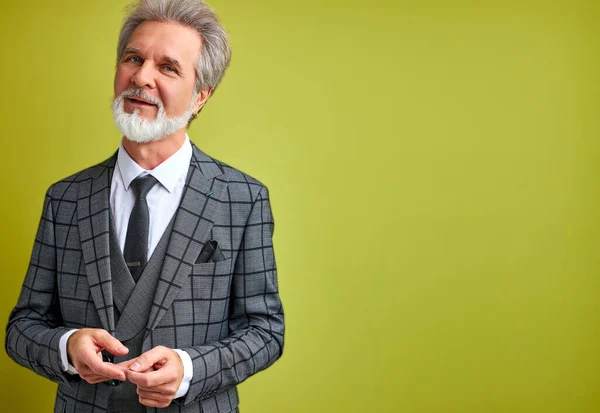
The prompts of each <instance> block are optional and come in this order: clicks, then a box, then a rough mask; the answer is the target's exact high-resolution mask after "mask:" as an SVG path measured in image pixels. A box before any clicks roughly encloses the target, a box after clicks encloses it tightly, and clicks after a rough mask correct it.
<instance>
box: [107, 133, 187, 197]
mask: <svg viewBox="0 0 600 413" xmlns="http://www.w3.org/2000/svg"><path fill="white" fill-rule="evenodd" d="M191 159H192V145H191V143H190V139H189V137H188V135H187V133H186V134H185V141H184V142H183V145H182V146H181V148H179V149H178V150H177V152H175V153H174V154H173V155H171V156H170V157H169V158H168V159H166V160H165V161H163V162H162V163H161V164H160V165H158V166H157V167H156V168H154V169H152V170H146V169H144V168H142V167H141V166H139V165H138V164H137V163H136V162H135V161H134V160H133V159H131V156H129V154H128V153H127V151H126V150H125V148H124V147H123V142H121V145H119V153H118V155H117V168H118V169H119V172H120V175H121V179H122V181H123V187H124V188H125V190H126V191H129V186H130V185H131V182H132V181H133V180H134V179H135V178H137V177H138V176H140V175H148V174H150V175H152V176H153V177H155V178H156V179H157V180H158V182H160V183H161V185H162V186H164V187H165V188H166V189H167V191H169V192H171V191H173V189H174V188H175V185H176V184H177V181H178V180H179V178H180V177H181V176H182V175H183V174H187V171H188V169H189V167H190V161H191Z"/></svg>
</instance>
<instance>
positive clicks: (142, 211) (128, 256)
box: [123, 175, 158, 282]
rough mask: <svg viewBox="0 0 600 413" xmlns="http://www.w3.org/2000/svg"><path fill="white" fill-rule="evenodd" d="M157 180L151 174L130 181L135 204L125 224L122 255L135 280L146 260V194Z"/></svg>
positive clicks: (147, 224)
mask: <svg viewBox="0 0 600 413" xmlns="http://www.w3.org/2000/svg"><path fill="white" fill-rule="evenodd" d="M157 182H158V181H157V180H156V178H155V177H153V176H152V175H146V176H143V177H137V178H135V179H134V180H133V182H131V188H132V190H133V195H134V196H135V204H134V205H133V210H132V211H131V216H130V217H129V224H128V225H127V236H126V237H125V248H124V250H123V256H124V257H125V262H126V263H127V267H128V268H129V272H131V275H132V276H133V279H134V280H135V282H137V281H138V279H139V278H140V275H141V274H142V271H144V267H145V266H146V262H147V260H148V231H149V228H150V214H149V213H148V202H147V201H146V195H148V192H150V190H151V189H152V187H153V186H154V185H156V183H157Z"/></svg>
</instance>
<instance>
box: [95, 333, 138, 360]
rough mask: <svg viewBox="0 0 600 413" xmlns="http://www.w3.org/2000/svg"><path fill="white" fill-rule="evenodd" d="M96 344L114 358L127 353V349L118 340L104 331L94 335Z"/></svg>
mask: <svg viewBox="0 0 600 413" xmlns="http://www.w3.org/2000/svg"><path fill="white" fill-rule="evenodd" d="M94 340H95V341H96V344H97V345H99V346H100V347H102V348H105V349H106V350H107V351H108V352H109V353H111V354H114V355H115V356H124V355H125V354H127V353H129V349H128V348H127V347H125V346H124V345H123V343H121V342H120V341H119V340H117V339H116V338H114V337H113V336H111V335H110V333H109V332H108V331H106V330H98V331H97V332H96V334H95V335H94Z"/></svg>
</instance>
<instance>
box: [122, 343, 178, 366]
mask: <svg viewBox="0 0 600 413" xmlns="http://www.w3.org/2000/svg"><path fill="white" fill-rule="evenodd" d="M169 351H170V349H168V348H166V347H163V346H158V347H154V348H153V349H150V350H148V351H146V352H145V353H144V354H142V355H141V356H139V357H138V358H137V360H136V361H135V362H134V363H133V364H132V365H131V366H130V367H129V368H130V369H131V370H132V371H138V372H139V371H144V370H148V369H149V368H151V367H152V366H153V365H154V364H155V363H158V362H159V361H162V360H163V359H165V358H167V356H168V355H169V353H168V352H169Z"/></svg>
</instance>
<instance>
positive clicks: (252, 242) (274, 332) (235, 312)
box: [183, 186, 284, 405]
mask: <svg viewBox="0 0 600 413" xmlns="http://www.w3.org/2000/svg"><path fill="white" fill-rule="evenodd" d="M273 230H274V221H273V215H272V212H271V206H270V203H269V195H268V190H267V188H266V187H264V186H263V187H262V188H261V190H260V191H259V193H258V196H257V197H256V199H255V201H254V203H253V205H252V209H251V211H250V215H249V218H248V221H247V224H246V227H245V229H244V235H243V237H242V241H241V244H240V250H239V252H238V255H237V259H236V263H235V266H234V273H233V280H232V288H231V300H232V302H231V310H230V316H229V332H230V334H229V336H228V337H227V338H226V339H224V340H220V341H217V342H213V343H208V344H206V345H202V346H194V347H189V348H184V349H183V350H185V351H187V352H188V354H189V355H190V357H191V358H192V362H193V365H194V375H193V378H192V382H191V383H190V388H189V390H188V392H187V394H186V395H185V399H184V400H183V404H184V405H187V404H190V403H193V402H195V401H197V400H201V399H204V398H207V397H210V396H213V395H214V394H215V393H218V392H219V391H221V390H223V389H224V388H227V387H230V386H234V385H236V384H238V383H241V382H242V381H244V380H245V379H246V378H248V377H249V376H251V375H253V374H255V373H257V372H259V371H261V370H263V369H265V368H267V367H269V366H270V365H271V364H273V363H274V362H275V360H277V359H278V358H279V357H280V356H281V354H282V353H283V337H284V315H283V307H282V304H281V300H280V298H279V291H278V283H277V269H276V265H275V256H274V253H273V242H272V238H273Z"/></svg>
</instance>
